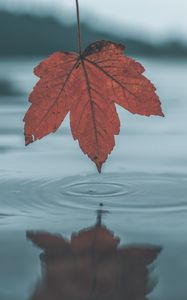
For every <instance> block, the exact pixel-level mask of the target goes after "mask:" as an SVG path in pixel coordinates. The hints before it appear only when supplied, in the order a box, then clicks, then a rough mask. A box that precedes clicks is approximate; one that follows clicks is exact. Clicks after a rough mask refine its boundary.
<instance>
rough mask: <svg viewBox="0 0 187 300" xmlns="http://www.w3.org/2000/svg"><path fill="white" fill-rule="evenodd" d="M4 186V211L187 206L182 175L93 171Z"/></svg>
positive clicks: (178, 208)
mask: <svg viewBox="0 0 187 300" xmlns="http://www.w3.org/2000/svg"><path fill="white" fill-rule="evenodd" d="M6 184H7V186H6ZM10 186H11V190H10ZM0 189H1V194H2V199H3V200H2V203H1V209H2V212H1V213H2V214H14V215H15V214H18V213H19V214H20V215H22V216H24V215H29V216H30V217H32V216H33V217H39V216H42V215H45V216H46V214H53V215H60V214H62V213H64V211H65V208H71V209H80V210H82V211H83V210H96V209H98V205H99V203H103V205H104V207H105V209H107V210H108V211H110V212H123V213H124V212H127V213H128V212H132V213H133V212H136V213H146V212H148V213H156V212H159V213H162V212H164V213H167V212H179V211H185V210H187V197H186V195H187V178H186V177H185V176H179V175H178V176H168V175H162V176H161V175H159V174H158V175H151V174H143V173H141V174H127V173H126V174H125V173H109V174H101V175H97V174H93V175H83V176H73V177H67V178H56V179H53V180H46V179H45V180H42V181H35V180H33V181H25V182H19V181H17V182H12V183H11V185H10V182H8V183H6V182H3V183H0ZM10 208H11V209H10Z"/></svg>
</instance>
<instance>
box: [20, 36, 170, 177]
mask: <svg viewBox="0 0 187 300" xmlns="http://www.w3.org/2000/svg"><path fill="white" fill-rule="evenodd" d="M143 72H144V68H143V67H142V66H141V64H140V63H138V62H136V61H135V60H133V59H132V58H129V57H127V56H125V55H124V46H123V45H121V44H116V43H114V42H110V41H97V42H95V43H92V44H91V45H89V46H88V47H87V48H86V49H85V51H84V52H83V53H82V54H81V55H80V54H78V53H72V52H56V53H54V54H52V55H51V56H50V57H49V58H47V59H46V60H44V61H43V62H41V63H40V64H39V65H38V66H37V67H36V68H35V69H34V73H35V75H37V76H38V77H39V78H40V80H39V81H38V83H37V84H36V86H35V87H34V89H33V91H32V93H31V94H30V97H29V101H30V102H31V103H32V105H31V106H30V108H29V110H28V111H27V113H26V115H25V118H24V122H25V143H26V145H28V144H30V143H32V142H33V141H36V140H38V139H41V138H42V137H44V136H46V135H47V134H49V133H52V132H55V131H56V130H57V129H58V128H59V126H60V125H61V123H62V122H63V120H64V118H65V117H66V115H67V114H68V113H70V126H71V132H72V135H73V138H74V139H75V140H78V142H79V145H80V148H81V149H82V151H83V152H84V153H85V154H87V155H88V157H89V158H90V159H91V160H92V161H94V163H95V164H96V166H97V169H98V171H99V172H100V171H101V166H102V164H103V162H105V160H106V159H107V157H108V155H109V154H110V153H111V151H112V149H113V148H114V146H115V139H114V136H115V135H117V134H119V130H120V121H119V117H118V114H117V112H116V107H115V104H118V105H120V106H122V107H123V108H125V109H126V110H128V111H130V112H131V113H133V114H135V113H136V114H140V115H145V116H150V115H158V116H164V115H163V112H162V109H161V103H160V101H159V98H158V96H157V94H156V92H155V90H156V89H155V87H154V85H153V84H152V83H151V82H150V81H149V80H148V79H147V78H146V77H145V76H144V75H143Z"/></svg>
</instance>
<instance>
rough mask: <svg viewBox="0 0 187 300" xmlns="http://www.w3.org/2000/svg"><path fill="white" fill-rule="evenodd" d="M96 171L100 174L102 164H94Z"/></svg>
mask: <svg viewBox="0 0 187 300" xmlns="http://www.w3.org/2000/svg"><path fill="white" fill-rule="evenodd" d="M96 167H97V171H98V172H99V174H101V168H102V163H96Z"/></svg>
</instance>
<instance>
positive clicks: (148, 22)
mask: <svg viewBox="0 0 187 300" xmlns="http://www.w3.org/2000/svg"><path fill="white" fill-rule="evenodd" d="M79 2H80V7H81V15H82V18H84V17H86V16H87V17H89V21H90V22H91V23H93V25H97V26H99V24H100V22H99V20H100V21H101V20H102V23H103V24H102V25H104V26H106V27H107V29H108V30H111V28H112V27H115V30H116V28H119V29H121V30H122V31H123V30H124V31H125V30H126V28H132V30H133V31H135V32H136V31H139V30H143V31H145V32H146V33H147V34H148V35H149V36H150V37H151V36H152V35H154V37H155V36H156V37H160V38H162V37H164V36H165V35H166V34H167V35H168V34H169V35H171V36H175V37H177V36H178V37H181V36H183V37H185V38H186V40H187V21H186V15H187V0H94V1H93V0H79ZM3 6H9V7H11V8H14V7H17V9H18V10H20V9H22V8H24V9H27V10H30V9H31V8H32V9H34V10H35V11H47V10H50V11H52V12H53V13H57V14H58V15H59V16H60V12H61V11H65V12H67V13H70V14H72V15H73V16H74V13H75V0H0V7H3ZM67 15H68V14H67ZM114 25H115V26H114ZM110 27H111V28H110Z"/></svg>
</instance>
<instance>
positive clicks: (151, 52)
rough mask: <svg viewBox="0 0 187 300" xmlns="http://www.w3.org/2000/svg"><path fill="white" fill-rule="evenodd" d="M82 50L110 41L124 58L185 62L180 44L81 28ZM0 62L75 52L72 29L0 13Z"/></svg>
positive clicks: (45, 20) (186, 52)
mask: <svg viewBox="0 0 187 300" xmlns="http://www.w3.org/2000/svg"><path fill="white" fill-rule="evenodd" d="M82 33H83V43H84V46H87V45H89V44H90V43H91V42H93V41H96V40H101V39H105V40H112V41H114V42H117V43H123V44H125V46H126V51H125V52H126V54H127V55H132V56H141V57H155V58H163V59H167V58H175V59H184V58H187V45H185V43H184V42H182V41H175V40H173V41H172V40H170V41H165V42H162V43H160V44H158V43H156V42H155V43H150V42H149V41H146V40H142V39H140V38H138V37H137V38H134V37H133V38H131V37H130V36H129V34H127V35H126V37H124V36H122V35H121V36H119V34H118V35H117V36H115V35H114V34H109V33H106V32H104V31H103V32H101V31H96V30H94V29H93V28H90V27H89V26H88V25H87V24H82ZM0 41H1V46H0V58H1V57H20V56H25V57H28V56H29V57H31V56H43V55H45V56H46V55H50V54H51V53H52V52H54V51H76V50H77V38H76V27H75V25H67V24H62V23H60V22H59V21H58V20H57V19H55V18H53V17H50V16H43V17H40V16H36V15H28V14H13V13H10V12H7V11H0Z"/></svg>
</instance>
